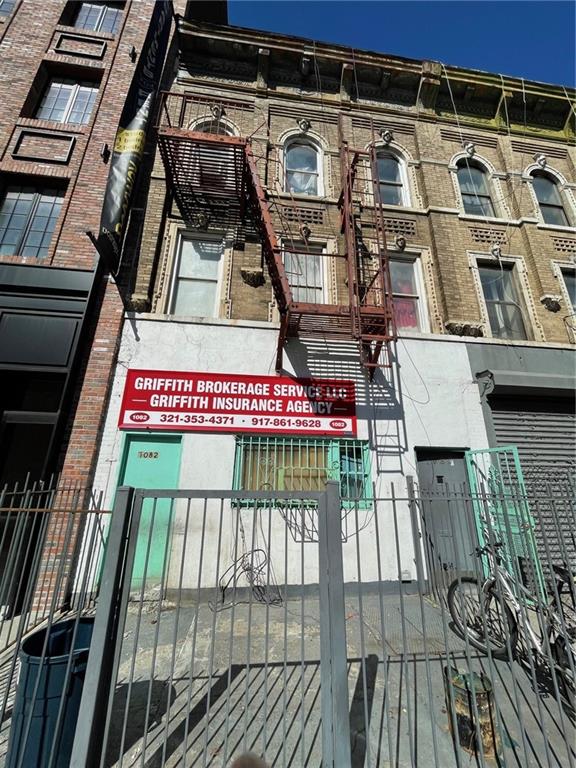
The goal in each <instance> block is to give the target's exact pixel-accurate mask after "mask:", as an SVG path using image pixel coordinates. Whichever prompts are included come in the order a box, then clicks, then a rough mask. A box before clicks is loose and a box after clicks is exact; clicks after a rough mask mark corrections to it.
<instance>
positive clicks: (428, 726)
mask: <svg viewBox="0 0 576 768" xmlns="http://www.w3.org/2000/svg"><path fill="white" fill-rule="evenodd" d="M148 597H149V598H150V599H148V600H146V601H144V602H143V603H140V602H135V603H131V605H130V608H129V610H128V614H127V616H126V622H125V627H124V631H123V637H122V647H121V656H120V667H119V670H118V676H117V685H116V693H115V696H114V702H113V707H112V711H111V714H110V718H109V729H108V735H107V750H106V757H105V762H104V765H105V766H106V768H112V767H113V766H114V767H115V768H121V767H122V768H127V767H128V766H141V767H143V768H176V767H177V766H178V768H185V767H187V766H194V767H196V766H202V767H203V768H204V767H205V766H210V768H227V766H229V765H230V763H231V761H232V759H233V757H235V756H237V755H239V754H241V753H242V752H245V751H249V750H250V751H253V752H255V753H257V754H262V755H264V756H265V758H266V760H267V761H268V763H269V764H270V765H271V766H274V768H280V767H282V768H286V767H287V766H290V767H293V768H300V767H301V768H303V767H304V766H314V768H320V766H321V746H322V732H321V670H320V604H319V600H318V597H317V595H316V594H315V593H314V590H307V591H306V592H305V593H303V594H302V595H301V596H300V597H298V596H297V595H295V594H294V593H290V594H289V596H288V597H286V596H284V595H282V593H281V590H279V589H277V588H275V590H273V591H269V592H266V591H264V592H263V593H253V592H248V591H247V590H246V591H244V592H242V593H238V595H236V594H235V593H232V594H228V595H225V596H224V597H225V599H224V601H223V600H222V595H221V594H219V593H218V592H217V591H216V590H214V591H213V592H212V593H210V592H207V593H206V595H204V596H203V599H202V600H201V602H195V601H194V600H193V599H192V598H190V599H180V600H158V599H153V598H154V596H153V595H149V596H148ZM262 600H264V601H266V602H262ZM345 619H346V635H347V638H346V639H347V657H348V709H349V713H350V731H351V744H352V767H353V768H368V767H370V768H372V766H374V767H376V766H381V767H382V768H392V766H394V768H408V766H423V768H429V767H430V766H437V768H452V766H454V767H455V768H462V767H463V766H469V765H476V766H502V767H505V768H512V767H513V766H514V767H516V766H517V767H518V768H532V766H534V768H552V767H555V766H558V768H567V767H568V766H572V765H575V764H576V740H575V732H574V724H573V722H572V721H571V720H570V714H571V713H570V712H569V710H567V709H566V707H565V706H563V704H562V703H561V702H560V701H559V700H557V698H556V697H555V696H554V694H553V685H552V684H551V683H550V681H549V680H548V681H546V679H545V676H544V677H543V676H542V675H536V674H535V673H534V674H533V672H534V671H533V670H532V669H531V668H530V667H529V666H528V667H523V666H522V665H521V664H520V663H518V662H513V663H512V664H509V663H507V662H503V661H495V660H490V659H488V658H486V657H485V656H483V655H481V654H478V653H476V652H475V651H473V649H470V648H469V647H468V648H467V647H466V643H465V642H464V641H463V640H462V639H461V638H459V637H458V636H457V635H456V634H455V633H454V632H453V631H452V629H451V627H450V622H449V617H448V616H447V615H446V613H445V611H444V610H443V607H442V606H441V605H438V604H436V603H434V602H433V601H432V600H431V599H429V598H421V597H420V596H419V595H417V594H407V593H404V594H399V593H394V594H381V593H378V592H377V591H376V590H375V589H371V590H367V591H366V592H362V593H361V594H359V593H358V589H357V587H356V586H355V585H353V586H352V587H351V588H350V589H348V590H347V592H346V595H345ZM447 665H450V666H452V667H455V668H457V669H458V670H460V671H461V672H470V671H476V672H477V673H484V674H485V675H487V676H488V678H489V679H490V681H491V683H492V686H493V694H492V696H491V701H490V705H489V715H490V729H491V735H490V738H489V739H488V740H487V741H486V743H485V746H484V747H483V752H481V753H479V752H478V750H476V752H475V751H474V749H473V745H471V743H470V741H469V742H468V743H467V744H464V746H461V745H460V743H459V739H458V740H457V741H458V744H457V745H456V744H455V741H454V739H453V737H452V729H455V731H456V732H461V731H462V728H461V726H462V722H463V721H462V718H464V721H465V720H466V717H465V714H464V715H462V711H460V712H458V713H456V712H455V715H454V717H452V714H451V712H452V711H453V710H451V708H450V707H449V706H448V704H447V699H446V694H445V684H444V679H445V674H444V669H445V667H446V666H447ZM6 668H7V667H6V660H5V664H4V665H2V663H1V660H0V693H1V691H2V671H3V670H5V669H6ZM8 714H9V712H8ZM477 714H478V713H477ZM464 725H465V723H464ZM8 727H9V719H7V720H6V721H5V722H4V723H3V724H2V726H1V728H0V766H2V765H3V756H4V755H5V749H6V738H7V732H8ZM486 745H488V746H486ZM491 747H492V748H493V752H492V753H491V752H490V748H491ZM26 768H28V767H26ZM30 768H32V767H30Z"/></svg>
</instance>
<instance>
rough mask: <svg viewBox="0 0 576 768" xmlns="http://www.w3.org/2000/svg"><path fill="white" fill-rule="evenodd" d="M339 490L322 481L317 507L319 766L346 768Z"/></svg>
mask: <svg viewBox="0 0 576 768" xmlns="http://www.w3.org/2000/svg"><path fill="white" fill-rule="evenodd" d="M339 491H340V489H339V485H338V483H337V482H336V481H334V480H330V481H328V482H327V483H326V494H325V495H323V496H322V497H321V498H320V502H319V505H318V538H319V546H318V558H319V562H318V567H319V580H320V653H321V656H320V676H321V682H320V686H321V704H322V766H323V768H351V755H350V717H349V702H348V669H347V663H346V620H345V610H344V570H343V565H342V525H341V519H340V518H341V503H340V492H339Z"/></svg>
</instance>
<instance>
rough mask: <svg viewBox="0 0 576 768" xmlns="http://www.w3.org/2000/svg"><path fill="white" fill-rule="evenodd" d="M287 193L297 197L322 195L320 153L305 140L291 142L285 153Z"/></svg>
mask: <svg viewBox="0 0 576 768" xmlns="http://www.w3.org/2000/svg"><path fill="white" fill-rule="evenodd" d="M285 167H286V180H285V183H286V191H287V192H292V193H293V194H295V195H321V194H322V192H321V188H320V187H321V184H320V152H319V150H318V147H316V146H315V145H314V144H312V143H311V142H309V141H306V140H304V139H296V140H295V141H291V142H290V143H289V144H288V145H287V147H286V152H285Z"/></svg>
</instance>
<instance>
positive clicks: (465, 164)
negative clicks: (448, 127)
mask: <svg viewBox="0 0 576 768" xmlns="http://www.w3.org/2000/svg"><path fill="white" fill-rule="evenodd" d="M457 169H458V170H457V177H458V185H459V187H460V194H461V196H462V204H463V206H464V211H465V213H468V214H470V215H472V216H493V217H494V216H496V213H495V209H494V203H493V200H492V195H491V191H490V178H489V174H488V171H487V170H486V168H484V166H482V165H480V164H479V163H477V162H476V161H474V160H469V159H468V158H463V159H462V160H459V161H458V163H457Z"/></svg>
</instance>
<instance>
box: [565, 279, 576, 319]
mask: <svg viewBox="0 0 576 768" xmlns="http://www.w3.org/2000/svg"><path fill="white" fill-rule="evenodd" d="M562 277H563V278H564V284H565V285H566V290H567V291H568V296H569V297H570V301H571V303H572V310H573V311H574V312H576V272H562Z"/></svg>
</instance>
